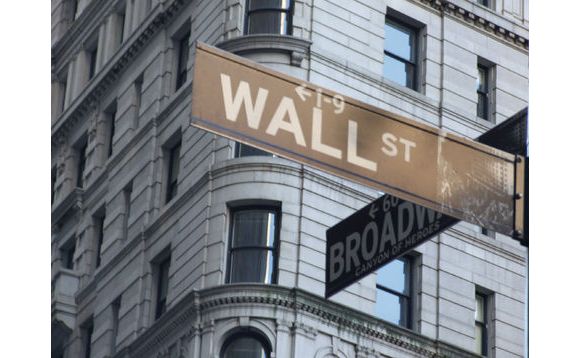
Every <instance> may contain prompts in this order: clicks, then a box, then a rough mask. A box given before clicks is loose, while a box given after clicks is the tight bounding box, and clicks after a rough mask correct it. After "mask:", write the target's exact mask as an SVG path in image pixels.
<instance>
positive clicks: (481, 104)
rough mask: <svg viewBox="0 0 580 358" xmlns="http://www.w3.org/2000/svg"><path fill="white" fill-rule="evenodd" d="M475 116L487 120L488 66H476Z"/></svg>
mask: <svg viewBox="0 0 580 358" xmlns="http://www.w3.org/2000/svg"><path fill="white" fill-rule="evenodd" d="M477 116H478V117H480V118H483V119H485V120H489V68H487V67H484V66H482V65H478V66H477Z"/></svg>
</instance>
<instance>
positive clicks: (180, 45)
mask: <svg viewBox="0 0 580 358" xmlns="http://www.w3.org/2000/svg"><path fill="white" fill-rule="evenodd" d="M188 24H189V22H188ZM190 39H191V29H189V28H188V29H187V30H186V31H185V33H184V34H182V35H181V36H179V37H178V38H177V39H176V40H175V43H176V45H177V63H176V65H175V91H178V90H179V89H180V88H181V87H183V85H184V84H185V83H186V82H187V72H188V70H187V64H188V63H189V53H190V47H189V41H190Z"/></svg>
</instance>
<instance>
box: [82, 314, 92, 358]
mask: <svg viewBox="0 0 580 358" xmlns="http://www.w3.org/2000/svg"><path fill="white" fill-rule="evenodd" d="M82 337H83V339H82V341H83V351H84V358H91V343H92V340H93V320H92V318H91V319H90V320H89V321H88V322H87V323H85V324H84V325H83V328H82Z"/></svg>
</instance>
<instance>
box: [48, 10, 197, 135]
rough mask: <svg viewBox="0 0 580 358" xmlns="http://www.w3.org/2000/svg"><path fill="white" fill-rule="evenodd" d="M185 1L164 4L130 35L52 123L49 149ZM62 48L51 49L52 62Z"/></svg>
mask: <svg viewBox="0 0 580 358" xmlns="http://www.w3.org/2000/svg"><path fill="white" fill-rule="evenodd" d="M188 2H189V1H187V0H174V1H172V2H171V3H169V4H167V5H164V6H166V7H165V8H164V9H162V10H160V11H159V13H158V14H157V15H156V16H155V17H153V18H152V19H149V20H148V22H147V23H146V24H145V25H144V28H143V29H142V30H141V32H140V33H135V34H133V35H132V36H131V39H130V40H129V41H127V43H125V44H124V45H123V47H122V49H121V50H120V51H119V52H118V53H117V54H116V55H115V56H114V57H113V58H111V59H110V60H109V62H108V63H107V64H106V65H105V66H104V67H103V68H102V69H101V70H100V71H99V73H98V74H97V75H96V76H95V78H93V79H92V80H91V82H89V83H88V84H87V86H86V87H85V88H84V90H83V91H82V92H81V93H80V94H79V95H78V96H77V98H76V99H74V100H73V102H72V103H71V104H70V105H69V106H68V108H67V109H66V110H65V111H64V112H63V113H61V115H60V117H59V118H58V119H57V121H56V122H55V123H54V124H53V126H52V145H53V146H55V145H56V144H57V143H56V138H58V137H60V136H62V135H66V134H67V133H68V132H69V131H70V130H71V128H73V127H74V126H75V125H76V124H77V123H78V122H79V121H80V120H81V119H82V118H83V117H84V116H85V115H86V114H87V113H88V112H89V111H90V110H91V108H92V107H94V106H95V105H96V102H98V100H100V98H101V97H102V96H103V95H105V94H106V92H107V90H108V89H109V88H110V87H111V86H112V85H113V84H115V83H116V82H117V80H118V79H119V77H120V76H121V75H122V74H123V72H124V71H125V69H126V68H127V67H128V66H129V65H130V64H131V63H132V62H133V61H134V60H135V58H136V57H137V55H138V54H139V53H140V52H141V50H143V48H145V46H146V44H147V43H149V41H150V40H151V38H152V37H153V35H155V34H156V33H157V32H159V31H160V30H161V29H162V28H163V27H164V25H165V24H166V23H168V22H171V19H172V18H173V17H175V16H177V15H178V14H179V12H180V11H181V10H182V9H183V7H184V5H185V4H186V3H188ZM95 3H96V2H95ZM164 4H165V3H164ZM75 26H76V24H75ZM75 29H76V27H75ZM75 29H71V30H70V31H71V35H70V36H72V35H73V34H74V33H75V31H77V30H75ZM68 37H69V34H68V33H67V35H66V37H65V38H63V40H62V41H63V43H65V42H66V38H68ZM62 47H65V46H64V44H60V42H59V44H57V46H55V48H54V49H53V62H54V58H55V57H58V56H60V52H62V51H64V50H65V49H64V48H62ZM55 54H56V55H55Z"/></svg>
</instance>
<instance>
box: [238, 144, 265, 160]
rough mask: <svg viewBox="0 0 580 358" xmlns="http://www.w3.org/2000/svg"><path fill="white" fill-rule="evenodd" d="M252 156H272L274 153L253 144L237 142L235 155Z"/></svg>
mask: <svg viewBox="0 0 580 358" xmlns="http://www.w3.org/2000/svg"><path fill="white" fill-rule="evenodd" d="M250 156H264V157H272V156H273V155H272V153H269V152H266V151H264V150H262V149H258V148H256V147H252V146H251V145H247V144H243V143H239V142H236V148H235V157H236V158H240V157H250Z"/></svg>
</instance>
